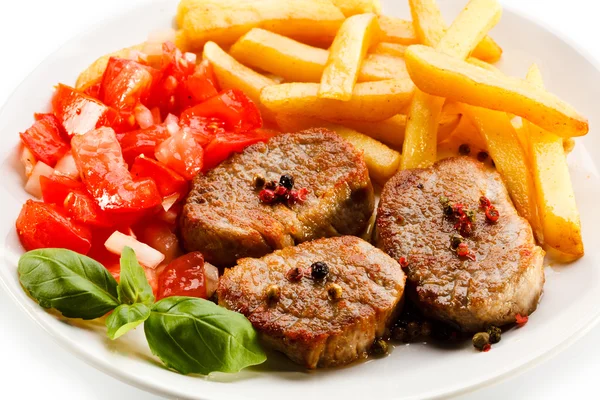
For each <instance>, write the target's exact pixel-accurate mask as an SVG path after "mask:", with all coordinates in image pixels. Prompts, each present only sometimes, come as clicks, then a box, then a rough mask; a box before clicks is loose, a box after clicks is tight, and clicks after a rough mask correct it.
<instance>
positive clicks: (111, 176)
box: [71, 128, 162, 212]
mask: <svg viewBox="0 0 600 400" xmlns="http://www.w3.org/2000/svg"><path fill="white" fill-rule="evenodd" d="M71 145H72V146H73V156H74V157H75V162H76V163H77V168H78V169H79V171H80V173H81V178H82V180H83V183H84V184H85V186H86V188H87V190H88V192H89V193H90V194H91V195H92V197H93V198H94V200H95V201H96V203H97V204H98V205H99V206H100V208H101V209H102V210H113V211H119V212H136V211H140V210H146V209H149V208H153V207H156V206H158V205H160V204H161V202H162V197H161V196H160V193H159V192H158V189H157V187H156V184H155V183H154V181H153V180H149V179H144V180H139V181H134V180H133V178H132V176H131V174H130V173H129V169H128V167H127V163H126V162H125V160H124V159H123V154H122V153H121V146H119V142H118V141H117V137H116V135H115V132H114V131H113V130H112V129H110V128H100V129H96V130H93V131H89V132H88V133H86V134H85V135H78V136H74V137H73V140H72V141H71Z"/></svg>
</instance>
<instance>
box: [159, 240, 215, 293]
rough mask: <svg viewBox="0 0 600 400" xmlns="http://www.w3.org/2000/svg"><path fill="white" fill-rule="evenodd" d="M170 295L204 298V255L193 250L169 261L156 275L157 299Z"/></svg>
mask: <svg viewBox="0 0 600 400" xmlns="http://www.w3.org/2000/svg"><path fill="white" fill-rule="evenodd" d="M171 296H189V297H199V298H201V299H205V298H206V279H205V275H204V257H202V253H200V252H198V251H195V252H193V253H188V254H186V255H184V256H181V257H179V258H176V259H175V260H173V261H171V262H170V263H169V265H168V266H167V268H165V270H164V271H163V272H162V273H161V274H160V276H159V277H158V293H157V298H156V299H157V300H160V299H163V298H165V297H171Z"/></svg>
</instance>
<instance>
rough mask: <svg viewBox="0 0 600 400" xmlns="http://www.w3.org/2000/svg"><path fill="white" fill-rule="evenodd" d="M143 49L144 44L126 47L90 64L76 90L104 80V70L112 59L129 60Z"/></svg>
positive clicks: (76, 85)
mask: <svg viewBox="0 0 600 400" xmlns="http://www.w3.org/2000/svg"><path fill="white" fill-rule="evenodd" d="M143 48H144V43H141V44H137V45H135V46H131V47H126V48H124V49H121V50H117V51H115V52H112V53H109V54H105V55H103V56H102V57H100V58H98V59H97V60H96V61H94V62H93V63H92V64H90V66H89V67H87V68H86V69H85V70H84V71H83V72H82V73H81V74H79V77H78V78H77V82H76V83H75V88H76V89H78V90H83V89H85V87H86V86H88V85H90V84H92V83H94V82H95V81H97V80H98V79H100V78H102V75H103V74H104V70H105V69H106V66H107V65H108V60H109V59H110V58H111V57H119V58H129V57H130V54H131V53H132V52H134V51H141V50H142V49H143Z"/></svg>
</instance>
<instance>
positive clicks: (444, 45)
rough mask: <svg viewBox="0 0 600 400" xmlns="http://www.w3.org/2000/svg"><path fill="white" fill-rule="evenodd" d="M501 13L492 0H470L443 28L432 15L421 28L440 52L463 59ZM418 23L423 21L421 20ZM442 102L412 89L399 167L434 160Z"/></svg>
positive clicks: (403, 167)
mask: <svg viewBox="0 0 600 400" xmlns="http://www.w3.org/2000/svg"><path fill="white" fill-rule="evenodd" d="M501 14H502V9H501V7H500V5H499V4H498V2H497V1H496V0H471V1H469V3H468V4H467V6H466V7H465V8H464V9H463V11H462V12H461V13H460V14H459V15H458V17H457V18H456V20H455V21H454V22H453V23H452V25H451V26H450V28H448V29H447V30H445V25H444V24H443V21H442V22H440V21H438V20H437V19H436V20H432V21H430V24H429V28H428V30H426V31H425V30H424V31H423V32H424V33H425V34H428V35H435V37H441V39H439V41H438V43H437V45H436V48H437V49H438V50H439V51H440V52H442V53H445V54H448V55H449V56H451V57H457V58H460V59H465V58H467V56H468V55H469V53H471V51H472V50H473V49H474V48H475V46H476V45H477V43H479V42H480V41H481V39H482V38H483V37H484V36H485V35H486V34H487V32H488V31H489V30H490V29H491V28H492V27H494V25H495V24H496V23H497V22H498V21H499V19H500V16H501ZM421 24H423V25H424V24H425V22H424V20H422V21H421ZM428 40H429V41H430V42H432V43H433V42H434V41H435V40H437V39H435V38H434V37H430V38H429V39H428ZM411 47H413V46H411ZM411 47H409V48H408V49H407V51H409V50H410V48H411ZM443 105H444V99H443V97H437V98H436V97H432V96H429V95H428V94H426V93H422V92H421V91H420V90H416V92H415V96H414V99H413V101H412V103H411V107H410V111H409V119H408V124H407V126H406V137H405V140H404V146H403V151H402V155H403V156H402V169H410V168H422V167H428V166H430V165H431V164H433V163H434V162H435V161H436V159H437V155H436V152H437V144H438V139H437V127H438V120H437V118H439V116H440V115H441V110H442V106H443Z"/></svg>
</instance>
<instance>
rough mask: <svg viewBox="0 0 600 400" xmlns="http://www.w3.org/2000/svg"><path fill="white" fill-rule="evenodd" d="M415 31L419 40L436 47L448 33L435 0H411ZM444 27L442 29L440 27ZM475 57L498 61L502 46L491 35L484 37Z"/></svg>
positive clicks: (474, 53) (475, 51) (475, 52)
mask: <svg viewBox="0 0 600 400" xmlns="http://www.w3.org/2000/svg"><path fill="white" fill-rule="evenodd" d="M409 3H410V12H411V14H412V18H413V25H414V28H415V33H416V35H417V37H418V38H419V41H420V42H421V43H422V44H424V45H427V46H431V47H436V46H437V45H438V43H439V42H440V41H441V40H442V37H443V36H444V35H445V34H446V31H447V25H446V22H445V21H444V17H443V16H442V13H441V11H440V8H439V7H438V5H437V3H436V1H435V0H409ZM440 28H442V29H440ZM472 54H473V57H476V58H479V59H481V60H484V61H488V62H496V61H498V60H499V59H500V57H501V56H502V48H501V47H500V46H498V44H497V43H496V42H494V40H493V39H492V38H490V37H489V36H486V37H484V38H483V40H482V41H481V42H479V44H478V45H477V47H476V48H475V50H473V53H472Z"/></svg>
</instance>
